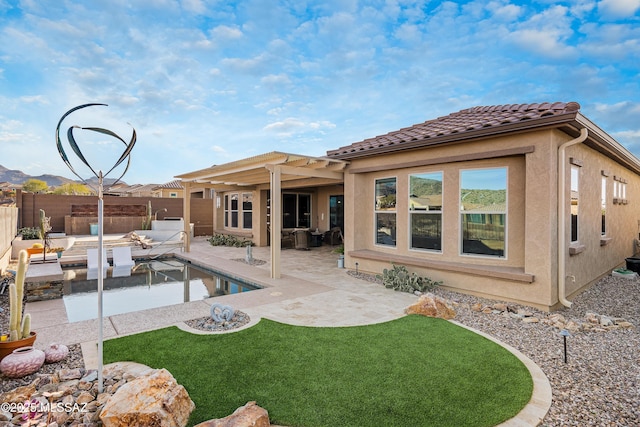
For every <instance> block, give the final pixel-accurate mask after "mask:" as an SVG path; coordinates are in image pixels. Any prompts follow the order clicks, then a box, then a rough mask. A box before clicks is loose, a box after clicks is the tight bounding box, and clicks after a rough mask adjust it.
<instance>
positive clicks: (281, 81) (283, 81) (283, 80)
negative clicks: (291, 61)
mask: <svg viewBox="0 0 640 427" xmlns="http://www.w3.org/2000/svg"><path fill="white" fill-rule="evenodd" d="M260 82H261V83H262V84H264V85H267V86H282V85H288V84H290V83H291V80H290V79H289V76H287V75H286V74H277V75H276V74H269V75H268V76H264V77H263V78H261V79H260Z"/></svg>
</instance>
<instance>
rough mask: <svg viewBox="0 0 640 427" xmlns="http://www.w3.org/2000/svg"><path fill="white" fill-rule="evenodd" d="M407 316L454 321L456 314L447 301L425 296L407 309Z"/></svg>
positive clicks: (429, 295) (428, 295) (431, 295)
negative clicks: (418, 315) (417, 315)
mask: <svg viewBox="0 0 640 427" xmlns="http://www.w3.org/2000/svg"><path fill="white" fill-rule="evenodd" d="M405 313H407V314H421V315H423V316H428V317H438V318H440V319H447V320H448V319H453V318H454V317H455V316H456V312H455V310H454V309H453V308H451V306H450V305H449V303H448V302H447V301H445V300H444V299H442V298H440V297H437V296H435V295H433V294H424V295H422V296H421V297H420V299H418V302H416V303H415V304H413V305H410V306H409V307H407V308H406V309H405Z"/></svg>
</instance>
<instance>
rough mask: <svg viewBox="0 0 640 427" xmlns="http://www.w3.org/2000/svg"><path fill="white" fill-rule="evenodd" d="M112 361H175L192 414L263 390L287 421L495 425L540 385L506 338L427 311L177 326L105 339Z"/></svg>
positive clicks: (272, 413)
mask: <svg viewBox="0 0 640 427" xmlns="http://www.w3.org/2000/svg"><path fill="white" fill-rule="evenodd" d="M104 361H105V363H111V362H116V361H136V362H139V363H143V364H145V365H148V366H150V367H153V368H165V369H167V370H168V371H169V372H171V374H172V375H173V376H174V377H175V378H176V380H177V381H178V383H179V384H182V385H183V386H184V387H185V388H186V389H187V391H188V392H189V396H190V397H191V399H192V400H193V401H194V402H195V404H196V409H195V410H194V412H193V413H192V414H191V418H190V420H189V421H190V423H192V424H196V423H199V422H202V421H205V420H208V419H211V418H221V417H225V416H227V415H229V414H231V413H232V412H233V411H234V410H235V409H236V408H238V407H240V406H242V405H244V404H245V403H247V402H248V401H252V400H255V401H256V402H257V404H258V405H260V406H262V407H263V408H265V409H266V410H267V411H268V412H269V417H270V419H271V422H272V423H274V424H282V425H287V426H303V427H316V426H317V427H320V426H322V427H324V426H358V427H360V426H363V425H376V426H388V427H392V426H403V427H405V426H438V427H444V426H456V427H459V426H494V425H496V424H499V423H500V422H502V421H504V420H506V419H509V418H511V417H512V416H514V415H515V414H517V413H518V412H519V411H520V410H521V409H522V408H523V407H524V405H525V404H526V403H527V402H528V401H529V399H530V398H531V393H532V390H533V382H532V380H531V376H530V374H529V371H528V370H527V369H526V367H525V366H524V365H523V364H522V363H521V362H520V361H519V360H518V359H517V358H516V357H515V356H513V355H512V354H511V353H509V352H508V351H506V350H505V349H503V348H502V347H500V346H498V345H497V344H495V343H493V342H491V341H490V340H488V339H486V338H484V337H482V336H480V335H477V334H474V333H473V332H471V331H468V330H467V329H464V328H461V327H459V326H456V325H454V324H452V323H450V322H447V321H444V320H441V319H433V318H428V317H423V316H418V315H412V316H406V317H402V318H400V319H397V320H394V321H391V322H387V323H381V324H374V325H367V326H358V327H341V328H315V327H300V326H290V325H285V324H282V323H277V322H274V321H270V320H266V319H262V320H261V321H260V322H259V323H258V324H257V325H255V326H253V327H251V328H248V329H244V330H241V331H238V332H234V333H230V334H223V335H195V334H190V333H188V332H185V331H182V330H180V329H178V328H176V327H170V328H165V329H160V330H156V331H151V332H145V333H141V334H136V335H131V336H126V337H122V338H117V339H113V340H108V341H105V343H104Z"/></svg>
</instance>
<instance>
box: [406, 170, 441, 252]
mask: <svg viewBox="0 0 640 427" xmlns="http://www.w3.org/2000/svg"><path fill="white" fill-rule="evenodd" d="M409 215H410V223H411V224H410V227H411V240H410V245H411V246H410V247H411V249H428V250H436V251H440V250H442V172H434V173H424V174H417V175H410V176H409Z"/></svg>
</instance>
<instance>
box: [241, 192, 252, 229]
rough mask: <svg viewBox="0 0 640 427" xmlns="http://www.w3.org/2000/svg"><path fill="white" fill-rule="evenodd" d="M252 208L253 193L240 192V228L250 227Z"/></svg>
mask: <svg viewBox="0 0 640 427" xmlns="http://www.w3.org/2000/svg"><path fill="white" fill-rule="evenodd" d="M252 209H253V194H252V193H242V228H249V229H250V228H251V227H252V226H253V224H252V223H253V221H252V214H253V212H252Z"/></svg>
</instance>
